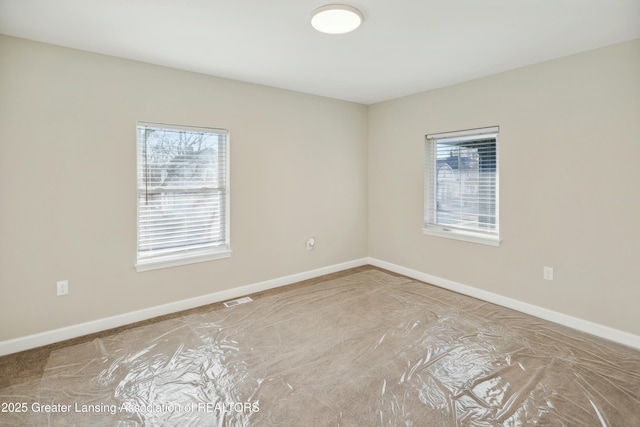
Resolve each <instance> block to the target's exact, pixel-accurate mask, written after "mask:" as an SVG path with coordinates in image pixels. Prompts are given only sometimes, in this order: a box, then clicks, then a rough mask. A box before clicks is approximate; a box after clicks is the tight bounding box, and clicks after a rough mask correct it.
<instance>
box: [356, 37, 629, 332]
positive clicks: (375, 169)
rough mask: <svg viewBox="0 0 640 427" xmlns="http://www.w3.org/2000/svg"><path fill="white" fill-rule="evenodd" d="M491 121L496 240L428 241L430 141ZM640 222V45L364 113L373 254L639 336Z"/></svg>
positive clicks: (532, 68) (520, 71)
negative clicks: (496, 148)
mask: <svg viewBox="0 0 640 427" xmlns="http://www.w3.org/2000/svg"><path fill="white" fill-rule="evenodd" d="M493 125H499V126H500V191H501V194H500V215H501V219H500V221H501V237H502V245H501V246H500V247H499V248H495V247H490V246H483V245H478V244H473V243H466V242H461V241H455V240H448V239H442V238H438V237H432V236H426V235H423V234H422V232H421V227H422V217H423V152H424V136H425V135H426V134H428V133H437V132H445V131H454V130H462V129H469V128H476V127H484V126H493ZM639 219H640V40H636V41H633V42H628V43H623V44H619V45H615V46H612V47H608V48H604V49H599V50H595V51H591V52H587V53H583V54H579V55H575V56H571V57H566V58H562V59H559V60H556V61H551V62H547V63H543V64H538V65H535V66H530V67H526V68H522V69H518V70H514V71H511V72H507V73H503V74H499V75H495V76H491V77H488V78H483V79H479V80H475V81H471V82H467V83H464V84H459V85H456V86H451V87H447V88H443V89H440V90H434V91H430V92H426V93H421V94H417V95H413V96H409V97H405V98H401V99H397V100H393V101H389V102H385V103H380V104H377V105H374V106H372V107H371V108H370V111H369V255H370V256H371V257H374V258H378V259H381V260H384V261H387V262H391V263H395V264H398V265H401V266H403V267H407V268H411V269H414V270H418V271H421V272H424V273H428V274H431V275H434V276H437V277H441V278H444V279H448V280H452V281H455V282H458V283H462V284H466V285H471V286H474V287H477V288H480V289H482V290H486V291H489V292H494V293H497V294H500V295H503V296H507V297H511V298H514V299H517V300H520V301H523V302H527V303H530V304H534V305H537V306H540V307H544V308H547V309H551V310H554V311H558V312H561V313H565V314H568V315H571V316H575V317H578V318H582V319H585V320H589V321H592V322H596V323H599V324H601V325H605V326H609V327H613V328H616V329H619V330H622V331H626V332H630V333H633V334H640V310H639V309H638V302H639V301H640V260H639V256H640V222H639ZM543 266H552V267H553V268H554V269H555V271H554V272H555V280H554V281H553V282H547V281H544V280H543V279H542V267H543Z"/></svg>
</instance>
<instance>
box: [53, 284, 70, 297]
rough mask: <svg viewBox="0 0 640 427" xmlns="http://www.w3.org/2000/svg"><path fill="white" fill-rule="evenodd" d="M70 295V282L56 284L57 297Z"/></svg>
mask: <svg viewBox="0 0 640 427" xmlns="http://www.w3.org/2000/svg"><path fill="white" fill-rule="evenodd" d="M68 293H69V281H68V280H60V281H58V282H56V295H57V296H59V297H61V296H63V295H67V294H68Z"/></svg>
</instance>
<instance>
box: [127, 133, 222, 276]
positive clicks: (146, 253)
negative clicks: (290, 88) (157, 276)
mask: <svg viewBox="0 0 640 427" xmlns="http://www.w3.org/2000/svg"><path fill="white" fill-rule="evenodd" d="M137 142H138V144H137V145H138V214H137V217H138V251H137V253H138V257H137V264H136V266H137V267H138V270H144V269H147V268H146V267H148V266H150V265H154V264H164V265H160V266H171V265H179V264H183V263H186V262H196V261H202V260H206V259H214V258H215V257H214V258H211V255H215V254H227V253H228V252H229V223H228V213H229V188H228V132H227V131H226V130H223V129H210V128H194V127H186V126H175V125H165V124H154V123H138V126H137ZM227 256H228V255H227ZM184 260H187V261H186V262H184ZM167 263H168V264H167ZM150 268H158V267H150Z"/></svg>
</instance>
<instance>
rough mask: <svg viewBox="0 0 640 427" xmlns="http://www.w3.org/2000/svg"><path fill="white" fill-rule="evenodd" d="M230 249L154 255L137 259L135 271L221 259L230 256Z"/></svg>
mask: <svg viewBox="0 0 640 427" xmlns="http://www.w3.org/2000/svg"><path fill="white" fill-rule="evenodd" d="M232 252H233V251H232V250H231V249H226V248H225V249H222V250H219V251H216V252H211V251H207V252H196V253H193V252H192V253H189V254H181V255H167V256H163V257H155V258H152V259H146V260H142V261H138V263H137V264H136V271H137V272H138V273H139V272H141V271H149V270H157V269H160V268H169V267H178V266H180V265H187V264H195V263H198V262H205V261H213V260H216V259H223V258H229V257H231V253H232Z"/></svg>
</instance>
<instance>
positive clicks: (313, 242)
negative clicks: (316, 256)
mask: <svg viewBox="0 0 640 427" xmlns="http://www.w3.org/2000/svg"><path fill="white" fill-rule="evenodd" d="M315 245H316V239H315V238H313V237H309V240H307V250H308V251H310V250H312V249H313V247H314V246H315Z"/></svg>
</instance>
